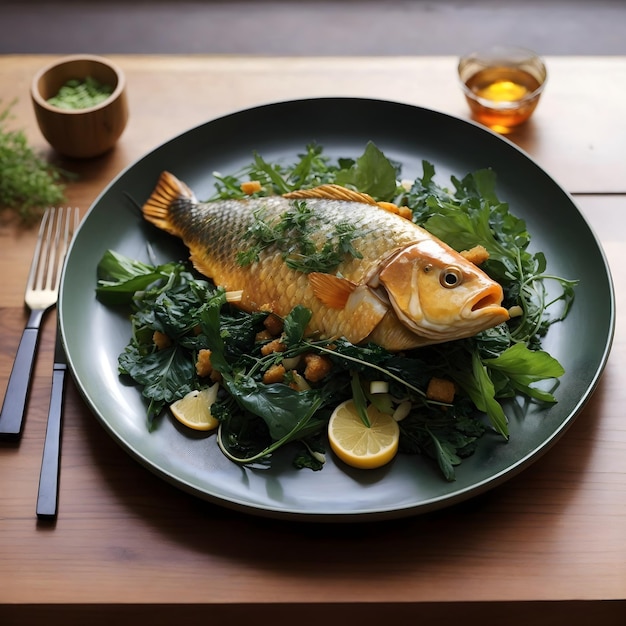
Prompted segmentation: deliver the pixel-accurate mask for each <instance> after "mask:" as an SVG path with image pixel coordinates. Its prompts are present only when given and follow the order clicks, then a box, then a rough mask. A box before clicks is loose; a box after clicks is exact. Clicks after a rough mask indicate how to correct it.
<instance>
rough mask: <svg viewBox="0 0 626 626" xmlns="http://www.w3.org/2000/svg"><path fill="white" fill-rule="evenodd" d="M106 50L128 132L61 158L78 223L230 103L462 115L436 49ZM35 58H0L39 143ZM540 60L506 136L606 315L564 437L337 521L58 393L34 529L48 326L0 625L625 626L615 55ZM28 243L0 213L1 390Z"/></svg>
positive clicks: (624, 336) (624, 276)
mask: <svg viewBox="0 0 626 626" xmlns="http://www.w3.org/2000/svg"><path fill="white" fill-rule="evenodd" d="M114 58H116V60H117V61H118V63H119V64H120V65H121V66H122V68H123V69H124V71H125V72H126V74H127V79H128V93H129V100H130V110H131V119H130V123H129V126H128V128H127V130H126V132H125V133H124V135H123V137H122V139H121V140H120V142H119V144H118V146H117V147H116V149H115V150H114V151H113V152H111V153H110V154H108V155H106V156H103V157H101V158H98V159H95V160H92V161H86V162H80V163H71V165H72V167H73V168H75V169H76V170H77V171H78V172H79V173H80V178H79V180H78V181H76V182H74V183H72V184H71V185H70V186H69V188H68V201H69V203H70V204H72V205H77V206H79V207H80V209H81V211H82V212H83V213H84V212H86V211H87V209H88V208H89V206H90V204H91V203H92V202H93V200H94V199H95V198H96V196H97V194H98V193H99V192H100V191H101V190H102V189H103V188H104V186H105V185H106V184H107V183H108V182H109V181H110V180H111V179H112V178H113V177H114V176H115V175H116V174H117V173H118V172H119V171H120V170H122V169H123V168H124V167H125V166H127V165H128V164H130V163H132V162H133V161H134V160H135V159H136V158H138V157H140V156H142V155H143V154H144V153H146V152H147V151H149V150H151V149H152V148H154V147H156V146H158V145H159V144H160V143H162V142H163V141H165V140H167V139H169V138H171V137H173V136H174V135H176V134H178V133H179V132H181V131H184V130H187V129H188V128H190V127H192V126H194V125H196V124H200V123H202V122H205V121H207V120H208V119H211V118H213V117H216V116H219V115H221V114H224V113H227V112H230V111H232V110H235V109H241V108H246V107H248V106H254V105H258V104H262V103H266V102H270V101H275V100H286V99H293V98H300V97H309V96H322V95H350V96H363V97H380V98H385V99H390V100H398V101H402V102H408V103H412V104H416V105H421V106H425V107H428V108H434V109H438V110H441V111H444V112H447V113H451V114H453V115H457V116H459V117H467V110H466V105H465V102H464V100H463V98H462V95H461V93H460V91H459V89H458V86H457V84H456V76H455V59H454V58H449V57H445V58H442V57H432V58H385V59H380V58H323V59H308V58H301V59H286V58H247V57H242V58H240V57H173V56H168V57H158V56H157V57H144V56H120V57H114ZM47 61H49V58H47V57H41V56H5V57H0V94H1V97H2V102H3V103H4V104H6V103H8V102H10V101H11V100H13V98H18V103H17V104H16V106H15V107H14V116H15V120H14V122H15V124H16V125H17V126H19V127H22V128H24V129H25V130H26V132H27V135H28V137H29V139H30V140H31V142H32V145H33V146H35V147H36V148H41V149H43V150H48V149H47V147H46V144H45V142H44V140H43V138H42V137H41V135H40V134H39V131H38V129H37V127H36V124H35V119H34V114H33V111H32V107H31V105H30V102H29V96H28V88H29V83H30V79H31V77H32V76H33V74H34V73H35V71H36V69H37V68H39V67H40V66H41V65H43V64H44V63H46V62H47ZM547 63H548V68H549V72H550V78H549V84H548V87H547V89H546V91H545V94H544V96H543V100H542V102H541V103H540V105H539V108H538V110H537V111H536V113H535V117H534V119H533V120H532V121H531V122H530V123H529V124H528V125H527V126H526V127H525V128H523V129H521V130H520V131H518V132H517V133H516V134H514V135H511V136H510V137H511V139H512V140H513V141H515V142H516V143H517V144H519V145H520V146H521V147H522V148H524V149H525V150H526V151H528V152H529V153H530V154H531V155H532V156H533V157H534V158H535V159H536V161H537V162H538V163H539V165H540V166H542V167H543V168H544V169H545V170H547V171H548V172H549V173H550V174H551V175H552V176H553V177H554V178H555V179H556V180H557V181H558V182H559V183H560V184H561V185H562V186H563V187H564V188H566V189H567V190H568V191H570V192H572V193H573V194H574V197H575V200H576V202H577V204H578V206H579V207H580V209H581V211H582V212H583V213H584V214H585V216H586V217H587V218H588V220H589V221H590V223H591V225H592V227H593V228H594V229H595V231H596V233H597V234H598V236H599V238H600V239H601V241H602V244H603V247H604V250H605V252H606V254H607V257H608V259H609V262H610V265H611V268H612V272H613V279H614V282H615V287H616V293H617V311H618V321H617V331H616V336H615V341H614V345H613V350H612V354H611V356H610V359H609V362H608V365H607V367H606V369H605V372H604V375H603V377H602V380H601V382H600V385H599V388H598V389H597V390H596V392H595V394H594V396H593V397H592V399H591V400H590V402H589V403H588V405H587V406H586V408H585V409H584V411H583V412H582V413H581V414H580V416H579V417H578V419H577V420H576V421H575V423H574V425H573V426H572V427H571V428H570V429H569V431H568V432H567V433H566V434H565V436H564V437H563V438H562V439H561V440H560V441H559V443H558V444H557V445H556V446H555V447H554V448H552V449H551V450H550V452H549V453H548V454H547V455H545V456H544V457H542V458H541V459H540V460H539V461H538V462H536V463H535V464H534V465H533V466H532V467H530V468H529V469H527V470H526V471H524V472H523V473H522V474H520V475H518V476H517V477H515V478H514V479H512V480H510V481H509V482H507V483H506V484H505V485H503V486H501V487H499V488H497V489H494V490H492V491H490V492H488V493H487V494H485V495H483V496H480V497H479V498H476V499H473V500H470V501H468V502H466V503H463V504H460V505H457V506H454V507H451V508H448V509H444V510H441V511H438V512H434V513H430V514H427V515H422V516H416V517H411V518H407V519H403V520H396V521H390V522H379V523H373V524H357V525H340V526H339V527H336V526H334V525H325V524H322V525H314V524H298V523H288V522H285V521H273V520H270V519H263V518H257V517H256V516H247V515H244V514H241V513H236V512H233V511H230V510H228V509H226V508H222V507H220V506H216V505H213V504H209V503H207V502H204V501H202V500H199V499H197V498H195V497H192V496H190V495H187V494H186V493H183V492H182V491H180V490H178V489H176V488H175V487H172V486H170V485H168V484H166V483H165V482H163V481H162V480H160V479H159V478H157V477H156V476H154V475H153V474H152V473H151V472H149V471H148V470H146V469H144V468H143V467H142V466H140V465H139V464H138V463H137V462H135V461H134V460H133V459H131V457H130V456H128V455H127V454H126V453H125V452H124V451H123V450H122V449H121V448H120V447H119V446H118V445H117V444H116V443H115V442H114V441H113V440H112V439H111V438H110V437H108V436H107V435H106V434H105V433H104V431H103V429H102V427H101V426H100V425H99V423H98V422H97V421H96V420H95V419H94V417H93V416H92V415H91V413H90V411H89V410H88V409H87V407H86V405H85V404H84V403H83V401H82V400H81V398H80V397H79V395H78V393H77V391H76V388H75V387H74V386H73V384H72V383H70V384H69V385H68V389H67V397H66V409H65V429H64V440H63V457H62V478H61V492H60V516H59V519H58V521H57V522H56V524H42V523H38V522H37V520H36V517H35V499H36V492H37V483H38V478H39V464H40V459H41V451H42V446H43V438H44V433H45V415H46V410H47V406H48V399H49V392H50V376H51V364H52V347H53V346H52V344H53V338H54V313H52V314H50V315H49V316H47V318H46V322H45V326H44V329H43V336H42V339H41V345H40V353H39V359H38V362H37V366H36V370H35V378H34V383H33V390H32V397H31V401H30V405H29V410H28V420H27V423H26V427H25V433H24V437H23V440H22V441H21V443H20V444H19V445H7V444H2V446H1V447H0V623H1V624H3V625H6V626H8V625H9V624H10V625H14V624H15V625H18V624H19V625H28V624H35V623H41V622H44V621H45V623H47V624H64V625H67V624H74V623H75V624H91V625H98V624H105V623H109V622H110V620H112V619H118V620H122V623H126V622H127V621H128V622H130V620H131V619H132V620H133V622H135V621H136V620H137V619H138V618H141V621H142V623H146V624H148V623H149V624H151V625H152V626H157V625H160V624H170V623H180V624H195V623H208V622H212V623H219V622H216V620H224V619H227V620H228V621H227V622H222V623H229V624H230V623H239V622H243V621H244V620H246V621H247V622H248V623H250V622H252V621H253V620H254V621H257V622H258V623H267V622H268V621H270V620H271V621H275V620H282V621H285V622H287V620H288V621H289V622H293V623H299V624H313V623H320V621H321V620H324V621H325V622H329V623H339V621H340V620H342V621H343V620H347V619H350V620H351V621H352V620H354V623H375V622H378V621H381V620H389V621H390V622H391V621H392V620H399V619H403V620H404V619H406V620H407V621H408V620H409V619H410V620H411V622H419V621H421V623H434V622H435V620H438V622H439V623H452V620H453V619H456V620H459V623H475V621H476V622H477V621H478V620H479V619H480V620H482V621H484V622H486V623H503V624H508V625H514V624H528V623H532V624H533V625H534V626H540V625H543V624H570V625H574V624H588V623H591V620H592V619H593V620H595V621H597V622H598V623H603V624H605V625H607V624H618V623H620V624H621V623H624V622H623V621H622V620H623V619H624V616H625V614H626V426H625V425H626V419H625V418H624V417H623V416H624V411H625V408H624V407H626V385H625V384H624V379H623V376H624V374H623V372H624V370H625V369H626V330H625V329H626V326H625V324H624V313H623V311H624V309H625V308H626V290H625V288H624V285H625V280H626V116H625V115H624V111H626V88H625V87H624V85H626V58H624V57H621V58H600V57H597V58H576V57H559V58H548V59H547ZM48 154H49V156H51V157H54V155H53V153H51V152H49V151H48ZM0 175H1V173H0ZM34 240H35V230H34V229H24V228H23V227H21V226H20V225H19V224H18V223H17V222H16V220H15V219H13V218H12V217H11V215H10V214H8V213H6V212H5V213H4V214H2V222H1V224H0V260H1V273H2V289H1V291H0V329H1V332H2V341H1V344H0V345H1V347H0V389H1V390H3V389H4V388H5V387H6V382H7V380H8V376H9V373H10V370H11V365H12V360H13V356H14V354H15V350H16V347H17V343H18V340H19V336H20V334H21V331H22V328H23V326H24V323H25V320H26V315H25V311H24V309H23V292H24V285H25V282H26V274H27V270H28V266H29V263H30V259H31V255H32V251H33V248H34Z"/></svg>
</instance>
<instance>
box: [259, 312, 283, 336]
mask: <svg viewBox="0 0 626 626" xmlns="http://www.w3.org/2000/svg"><path fill="white" fill-rule="evenodd" d="M263 326H265V330H267V332H269V333H270V334H271V335H273V336H274V337H278V335H280V334H281V333H282V332H283V327H284V323H283V320H282V319H281V318H280V317H278V315H274V314H273V313H270V314H269V315H268V316H267V317H266V318H265V319H264V320H263Z"/></svg>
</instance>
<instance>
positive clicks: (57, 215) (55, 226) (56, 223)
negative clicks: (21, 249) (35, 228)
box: [40, 208, 63, 289]
mask: <svg viewBox="0 0 626 626" xmlns="http://www.w3.org/2000/svg"><path fill="white" fill-rule="evenodd" d="M62 213H63V209H55V208H52V209H51V214H52V217H51V218H50V228H49V229H48V236H47V237H46V256H45V257H44V259H45V260H44V259H42V261H44V263H43V269H45V270H47V274H46V280H45V282H42V283H40V287H41V288H42V289H52V287H53V286H54V276H55V274H54V272H55V269H56V264H55V260H56V255H57V250H58V248H59V239H60V237H61V218H62Z"/></svg>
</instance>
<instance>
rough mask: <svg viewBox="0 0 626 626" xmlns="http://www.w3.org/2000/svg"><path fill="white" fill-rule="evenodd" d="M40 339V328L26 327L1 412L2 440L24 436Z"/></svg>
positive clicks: (0, 438) (0, 434)
mask: <svg viewBox="0 0 626 626" xmlns="http://www.w3.org/2000/svg"><path fill="white" fill-rule="evenodd" d="M38 340H39V328H25V329H24V332H23V333H22V338H21V340H20V345H19V346H18V348H17V354H16V355H15V361H14V362H13V369H12V370H11V376H10V378H9V383H8V385H7V390H6V394H5V396H4V402H3V404H2V412H0V440H9V441H16V440H18V439H19V438H20V437H21V436H22V429H23V428H24V414H25V412H26V401H27V400H28V390H29V389H30V380H31V375H32V371H33V363H34V362H35V354H36V352H37V343H38Z"/></svg>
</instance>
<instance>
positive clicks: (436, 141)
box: [59, 98, 615, 521]
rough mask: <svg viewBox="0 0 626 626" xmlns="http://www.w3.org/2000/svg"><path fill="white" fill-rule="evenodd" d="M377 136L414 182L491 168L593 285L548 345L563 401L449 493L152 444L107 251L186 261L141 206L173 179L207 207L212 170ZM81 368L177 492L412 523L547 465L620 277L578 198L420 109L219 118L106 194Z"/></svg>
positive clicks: (333, 149) (83, 254)
mask: <svg viewBox="0 0 626 626" xmlns="http://www.w3.org/2000/svg"><path fill="white" fill-rule="evenodd" d="M369 140H372V141H374V142H375V143H376V145H377V146H378V147H379V148H380V149H381V150H383V152H384V153H385V154H386V155H387V156H388V157H389V158H391V159H393V160H397V161H400V162H401V163H403V164H404V168H403V177H404V178H411V179H412V178H415V177H416V176H417V175H421V171H422V168H421V162H422V160H423V159H425V160H428V161H430V162H432V163H433V164H434V165H435V167H436V170H437V179H438V180H439V182H440V183H442V184H448V183H449V181H450V175H452V174H454V175H457V176H463V175H465V174H466V173H468V172H471V171H474V170H477V169H480V168H485V167H492V168H494V169H495V170H496V172H497V175H498V194H499V196H500V198H501V199H502V200H505V201H507V202H509V204H510V207H511V210H512V211H513V212H514V213H515V214H516V215H518V216H519V217H522V218H524V219H525V220H526V222H527V225H528V229H529V231H530V232H531V234H532V235H533V248H534V249H538V250H543V251H544V252H545V253H546V256H547V258H548V262H549V267H548V269H549V270H550V271H551V272H552V273H555V274H557V275H560V276H564V277H567V278H575V279H578V280H579V281H580V285H579V287H578V289H577V298H576V301H575V305H574V307H573V310H572V312H571V314H570V315H569V316H568V318H567V320H566V321H565V322H564V323H562V324H559V325H556V326H555V327H553V328H552V329H551V330H550V332H549V334H548V337H547V338H546V341H545V343H544V347H545V348H546V349H547V350H548V351H549V352H550V353H551V354H553V355H554V356H555V357H556V358H557V359H559V361H560V362H561V363H562V364H563V365H564V367H565V368H566V370H567V372H566V374H565V375H564V376H563V378H562V380H561V383H560V385H559V387H558V388H557V390H556V395H557V397H558V400H559V401H558V403H557V404H556V405H554V406H552V407H550V408H549V409H547V410H541V409H538V408H537V407H534V406H532V405H531V406H529V407H525V408H523V409H520V408H519V407H517V410H512V411H511V412H510V414H509V420H510V432H511V437H510V441H509V442H508V443H503V441H502V440H501V439H500V438H499V437H497V436H491V435H487V436H485V437H484V438H483V439H482V440H481V442H480V445H479V449H478V451H477V453H476V454H475V455H474V456H472V457H471V458H469V459H467V460H466V461H464V462H463V464H462V465H461V466H460V467H459V468H458V470H457V480H456V481H455V482H451V483H448V482H446V481H445V480H443V478H442V477H441V475H440V473H439V471H438V469H437V468H436V467H435V466H434V464H433V463H432V462H431V461H428V460H426V459H422V458H419V457H417V458H416V457H405V456H403V455H399V456H398V457H397V458H396V459H395V460H394V461H393V462H392V463H391V464H390V465H388V466H387V467H385V468H383V469H380V470H374V471H359V470H353V469H350V468H347V467H345V466H343V465H341V464H340V463H339V462H335V461H334V459H333V457H332V455H331V454H328V455H327V457H328V461H327V463H326V466H325V467H324V469H323V470H322V471H320V472H312V471H309V470H302V471H298V470H294V469H292V468H291V466H290V458H289V456H288V455H287V456H281V455H278V456H277V457H276V458H275V462H274V464H273V466H272V468H271V469H269V470H253V469H244V468H241V467H239V466H237V465H234V464H232V463H231V462H229V461H228V460H226V458H225V457H224V456H223V455H222V454H221V453H220V452H219V450H218V449H217V447H216V445H215V437H214V436H194V435H193V434H190V433H189V432H188V431H186V430H183V429H181V428H178V427H177V426H176V425H175V423H174V422H173V421H172V420H171V419H170V418H169V417H168V416H166V417H164V418H163V419H162V420H161V421H160V424H159V427H158V428H157V429H156V430H155V431H154V432H152V433H149V432H148V430H147V428H146V418H145V405H144V403H143V401H142V399H141V397H140V394H139V392H138V391H137V389H135V388H134V387H131V386H128V385H126V384H124V383H123V382H122V381H121V380H120V378H119V377H118V373H117V357H118V354H119V353H120V352H121V351H122V350H123V348H124V346H125V345H126V343H127V341H128V339H129V334H130V325H129V322H128V320H127V317H126V315H125V313H124V312H116V311H114V310H111V309H110V308H106V307H104V306H103V305H101V304H100V303H99V302H98V301H97V300H96V298H95V292H94V289H95V286H96V266H97V264H98V262H99V260H100V258H101V257H102V255H103V253H104V252H105V251H106V250H107V249H114V250H117V251H119V252H121V253H123V254H126V255H128V256H130V257H133V258H137V259H141V260H146V261H147V260H148V255H147V248H146V243H147V242H148V241H149V242H151V244H152V246H153V249H154V251H155V253H156V255H157V258H158V260H160V261H161V260H162V261H166V260H172V259H174V260H178V259H181V258H186V250H185V249H184V248H183V247H182V246H181V244H180V243H179V242H178V241H175V240H174V239H173V238H171V237H169V236H167V235H165V234H164V233H162V232H160V231H157V230H156V229H154V228H153V227H151V226H150V225H148V224H146V223H144V221H143V220H142V218H141V217H140V215H139V212H138V211H137V209H136V208H135V207H134V205H133V203H132V202H131V201H129V197H130V198H133V199H135V200H136V201H137V202H139V203H143V201H144V200H145V199H146V198H147V197H148V196H149V194H150V192H151V191H152V189H153V187H154V185H155V184H156V182H157V179H158V177H159V174H160V173H161V171H162V170H170V171H171V172H172V173H174V174H175V175H176V176H178V177H179V178H180V179H181V180H183V181H185V182H186V183H187V184H188V185H189V186H190V187H191V188H192V189H193V190H194V191H195V192H196V194H197V196H198V197H199V198H206V197H208V196H210V195H211V194H212V193H213V191H214V187H213V182H214V179H213V172H215V171H219V172H222V173H231V172H234V171H236V170H237V169H239V168H240V167H241V166H243V165H244V164H246V163H248V162H249V161H250V159H251V156H252V154H253V152H254V151H258V152H259V153H260V154H262V155H263V156H264V157H265V158H266V159H268V160H282V161H283V162H285V163H289V162H292V161H293V160H294V159H295V157H296V155H297V154H298V153H300V152H302V151H303V149H304V147H305V146H306V144H308V143H310V142H312V141H316V142H318V143H319V144H321V145H322V146H324V148H325V151H326V153H327V154H328V155H329V156H332V157H338V156H351V157H355V156H358V155H359V154H361V153H362V151H363V149H364V147H365V145H366V143H367V142H368V141H369ZM59 317H60V324H61V332H62V335H63V339H64V342H65V346H66V349H67V354H68V358H69V364H70V367H71V370H72V373H73V375H74V378H75V380H76V383H77V385H78V387H79V389H80V391H81V393H82V394H83V396H84V398H85V400H86V401H87V403H88V404H89V406H90V407H91V409H92V410H93V412H94V414H95V415H96V417H97V418H98V419H99V420H100V422H101V423H102V425H103V426H104V429H105V430H106V431H107V432H108V433H109V434H110V435H111V436H113V438H114V439H115V440H116V441H117V442H118V443H119V444H120V445H121V446H122V447H123V448H124V449H125V450H126V451H127V452H128V453H129V454H131V455H132V456H133V457H135V458H136V459H137V460H138V461H140V462H141V463H143V464H144V465H145V466H146V467H148V468H149V469H150V470H152V471H153V472H155V473H156V474H157V475H159V476H161V477H162V478H164V479H165V480H167V481H169V482H171V483H172V484H174V485H176V486H177V487H180V488H182V489H184V490H186V491H189V492H191V493H193V494H195V495H197V496H200V497H202V498H206V499H208V500H210V501H213V502H215V503H218V504H222V505H225V506H228V507H232V508H236V509H239V510H243V511H247V512H249V513H255V514H259V515H266V516H273V517H281V518H292V519H302V520H309V521H310V520H320V521H322V520H323V521H346V520H359V521H361V520H370V519H383V518H391V517H400V516H405V515H411V514H416V513H422V512H425V511H430V510H433V509H436V508H440V507H444V506H448V505H450V504H453V503H456V502H460V501H462V500H464V499H467V498H470V497H472V496H475V495H477V494H480V493H482V492H484V491H486V490H487V489H490V488H492V487H495V486H496V485H499V484H501V483H502V482H504V481H505V480H507V479H509V478H510V477H512V476H513V475H515V474H517V473H518V472H519V471H521V470H522V469H524V468H525V467H527V466H528V465H530V464H531V463H532V462H533V461H535V460H536V459H537V458H538V457H539V456H540V455H541V454H542V453H544V452H545V451H546V450H548V448H550V446H552V444H554V443H555V442H556V441H557V440H558V439H559V437H560V436H561V435H562V434H563V433H564V432H565V430H566V429H567V427H568V426H569V425H570V424H571V423H572V422H573V420H574V419H575V417H576V415H577V414H578V413H579V412H580V410H581V409H582V407H583V405H584V404H585V402H586V401H587V400H588V398H589V396H590V395H591V393H592V392H593V390H594V388H595V386H596V384H597V382H598V379H599V377H600V375H601V372H602V370H603V368H604V365H605V363H606V360H607V357H608V354H609V350H610V346H611V342H612V337H613V331H614V324H615V310H614V295H613V287H612V283H611V278H610V274H609V270H608V266H607V263H606V260H605V257H604V255H603V252H602V249H601V247H600V245H599V244H598V241H597V239H596V237H595V236H594V234H593V232H592V231H591V230H590V228H589V226H588V224H587V223H586V221H585V219H584V218H583V217H582V215H581V214H580V212H579V211H578V209H577V208H576V206H575V205H574V203H573V202H572V199H571V197H570V196H569V195H568V194H567V193H566V192H565V191H563V189H561V188H560V187H559V186H558V185H557V184H556V183H555V181H554V180H553V179H552V178H550V176H549V175H548V174H546V173H545V172H544V171H543V170H541V168H539V167H538V166H537V165H536V164H535V163H534V162H533V161H532V160H531V159H530V158H529V157H528V156H527V155H526V154H524V153H523V152H521V151H520V150H519V149H518V148H516V147H515V146H514V145H513V144H512V143H510V142H509V141H507V140H505V139H503V138H501V137H500V136H498V135H496V134H494V133H491V132H490V131H487V130H485V129H484V128H482V127H480V126H478V125H475V124H473V123H470V122H466V121H463V120H459V119H456V118H454V117H450V116H448V115H444V114H441V113H437V112H434V111H430V110H425V109H420V108H417V107H413V106H409V105H405V104H399V103H392V102H384V101H378V100H363V99H351V98H322V99H312V100H301V101H292V102H283V103H277V104H270V105H267V106H261V107H258V108H253V109H249V110H245V111H240V112H237V113H234V114H232V115H227V116H225V117H222V118H219V119H217V120H213V121H211V122H209V123H207V124H204V125H202V126H199V127H198V128H194V129H192V130H190V131H188V132H186V133H184V134H182V135H180V136H179V137H176V138H175V139H173V140H171V141H169V142H167V143H165V144H164V145H162V146H160V147H159V148H157V149H156V150H154V151H153V152H151V153H149V154H148V155H146V156H145V157H143V158H142V159H140V160H139V161H138V162H136V163H135V164H133V165H132V166H130V167H129V168H127V169H126V170H125V171H124V172H122V173H121V174H120V175H119V176H118V177H117V178H116V179H115V180H114V181H113V182H112V183H111V184H110V185H109V186H108V187H107V188H106V189H105V191H104V192H103V193H102V194H101V195H100V196H99V197H98V199H97V200H96V201H95V203H94V205H93V206H92V207H91V209H90V211H89V213H88V215H87V216H86V218H85V220H84V221H83V223H82V225H81V227H80V230H79V231H78V233H77V235H76V237H75V239H74V242H73V243H72V247H71V250H70V252H69V256H68V261H67V265H66V268H65V272H64V275H63V282H62V287H61V293H60V300H59Z"/></svg>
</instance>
